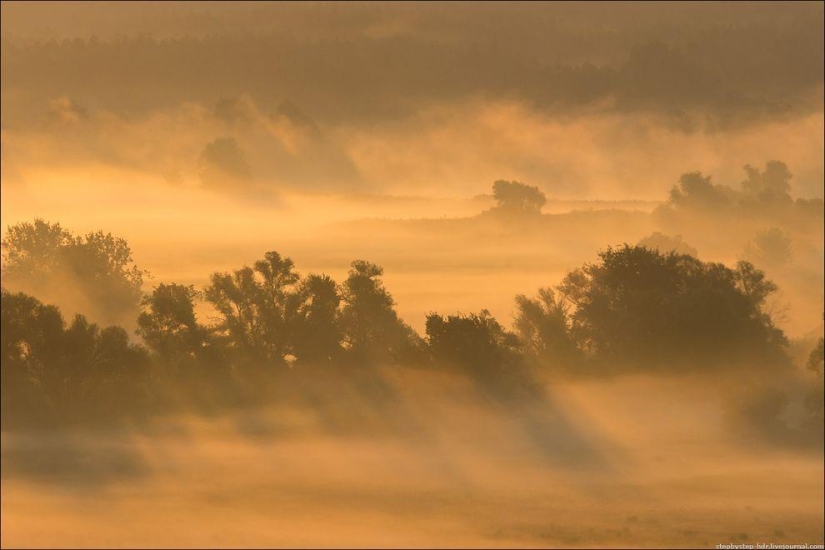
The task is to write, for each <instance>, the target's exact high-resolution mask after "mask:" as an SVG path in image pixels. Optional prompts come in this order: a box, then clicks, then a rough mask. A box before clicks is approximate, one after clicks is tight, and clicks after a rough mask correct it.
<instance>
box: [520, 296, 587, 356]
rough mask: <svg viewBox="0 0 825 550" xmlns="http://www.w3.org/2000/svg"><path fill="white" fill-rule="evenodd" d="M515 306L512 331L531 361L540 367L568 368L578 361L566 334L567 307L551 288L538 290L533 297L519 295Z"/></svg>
mask: <svg viewBox="0 0 825 550" xmlns="http://www.w3.org/2000/svg"><path fill="white" fill-rule="evenodd" d="M516 306H517V307H518V313H517V314H516V319H515V323H514V328H515V330H516V333H517V334H518V335H519V338H520V339H521V342H522V343H523V345H524V349H525V351H526V352H527V353H528V354H529V355H530V356H531V357H532V358H533V359H535V360H537V361H538V362H539V363H540V364H542V365H547V364H559V363H561V364H564V365H568V364H569V363H570V361H571V360H573V359H575V358H577V355H578V353H577V352H578V350H577V349H576V344H575V342H574V341H573V339H572V338H571V336H570V331H569V322H570V321H569V309H570V308H569V305H568V304H565V303H564V302H563V301H562V300H558V299H557V298H556V295H555V294H554V292H553V291H552V290H551V289H549V288H541V289H539V291H538V296H537V297H536V298H528V297H527V296H524V295H523V294H519V295H518V296H516Z"/></svg>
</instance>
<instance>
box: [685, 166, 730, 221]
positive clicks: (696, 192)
mask: <svg viewBox="0 0 825 550" xmlns="http://www.w3.org/2000/svg"><path fill="white" fill-rule="evenodd" d="M670 202H671V203H672V204H673V205H674V206H676V207H678V208H691V209H696V210H706V211H718V210H721V209H724V208H727V207H729V206H730V204H731V197H730V192H729V190H728V189H726V188H725V187H724V186H722V185H714V184H713V183H711V181H710V176H703V175H702V173H701V172H690V173H688V174H683V175H682V177H680V178H679V185H678V186H676V187H674V188H673V189H671V191H670Z"/></svg>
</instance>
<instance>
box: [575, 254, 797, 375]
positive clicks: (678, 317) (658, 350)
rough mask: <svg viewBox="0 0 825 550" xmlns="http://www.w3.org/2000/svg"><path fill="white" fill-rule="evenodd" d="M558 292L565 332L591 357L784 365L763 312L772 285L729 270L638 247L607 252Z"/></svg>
mask: <svg viewBox="0 0 825 550" xmlns="http://www.w3.org/2000/svg"><path fill="white" fill-rule="evenodd" d="M559 290H560V292H561V293H562V295H563V297H564V298H565V299H566V300H568V301H569V303H570V304H572V306H573V312H572V314H571V332H572V335H573V337H574V338H575V339H576V341H577V342H578V344H579V346H580V347H581V349H582V350H584V351H585V352H586V353H588V354H589V355H590V356H591V357H593V358H596V359H599V360H601V361H606V362H617V363H621V364H636V365H652V366H659V367H661V368H667V367H669V366H673V365H675V364H677V363H678V364H691V363H695V364H696V365H700V364H703V365H705V364H708V363H709V362H708V361H707V359H712V360H714V361H713V362H718V361H720V360H721V361H743V360H746V359H748V360H753V361H755V362H765V363H771V362H774V363H775V362H777V361H779V362H783V361H784V359H785V354H784V347H785V346H786V345H787V340H786V338H785V336H784V334H783V333H782V331H781V330H780V329H778V328H777V327H776V326H774V324H773V322H772V320H771V318H770V316H769V315H768V314H766V313H765V312H764V310H763V306H764V304H765V300H766V298H767V297H768V296H769V295H770V294H771V293H773V292H774V291H776V285H774V284H773V283H772V282H770V281H769V280H767V279H766V278H765V275H764V273H763V272H762V271H759V270H758V269H756V268H755V267H754V266H753V265H752V264H750V263H748V262H739V263H738V264H737V266H736V268H735V269H730V268H728V267H725V266H724V265H722V264H718V263H711V262H702V261H700V260H698V259H696V258H694V257H692V256H688V255H685V254H676V253H675V252H667V253H662V252H659V251H657V250H650V249H648V248H645V247H641V246H630V245H624V246H622V247H619V248H608V249H607V250H606V251H604V252H601V253H600V254H599V260H598V261H597V262H596V263H592V264H586V265H585V266H584V267H582V268H580V269H577V270H574V271H572V272H571V273H569V274H568V275H567V276H566V277H565V279H564V281H563V282H562V284H561V285H560V286H559Z"/></svg>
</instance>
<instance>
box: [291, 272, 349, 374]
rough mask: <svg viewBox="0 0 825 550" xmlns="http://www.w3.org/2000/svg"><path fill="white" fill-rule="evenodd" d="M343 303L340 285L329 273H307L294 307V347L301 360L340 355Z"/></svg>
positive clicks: (329, 359) (321, 359)
mask: <svg viewBox="0 0 825 550" xmlns="http://www.w3.org/2000/svg"><path fill="white" fill-rule="evenodd" d="M340 303H341V297H340V295H339V293H338V286H337V285H336V284H335V281H333V280H332V279H331V278H330V277H328V276H327V275H308V276H307V277H306V278H305V279H304V280H303V281H301V284H300V285H299V287H298V290H297V292H296V294H295V306H294V307H293V308H292V310H293V311H294V318H293V321H292V325H293V328H292V335H293V337H292V340H293V341H292V349H293V353H294V354H295V356H296V357H297V358H298V360H299V361H306V362H319V361H320V362H329V361H331V360H333V359H335V358H337V357H338V356H339V353H340V351H341V341H342V339H343V335H342V333H341V328H340V326H339V324H338V306H339V305H340Z"/></svg>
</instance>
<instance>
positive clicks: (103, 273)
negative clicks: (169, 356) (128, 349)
mask: <svg viewBox="0 0 825 550" xmlns="http://www.w3.org/2000/svg"><path fill="white" fill-rule="evenodd" d="M2 246H3V280H4V285H5V286H6V287H7V288H13V289H17V290H21V291H24V292H28V293H30V294H36V295H38V296H41V297H44V298H46V299H49V300H51V301H56V302H58V303H62V304H63V305H64V306H72V307H73V309H75V310H76V311H84V312H87V313H90V314H92V315H93V316H94V317H95V318H96V320H99V321H100V322H102V323H105V324H113V323H116V324H121V325H127V326H128V325H131V324H132V323H133V322H134V318H135V316H136V314H137V312H138V309H139V304H140V300H141V295H142V294H141V287H142V286H143V279H144V277H145V276H146V274H147V272H146V271H144V270H142V269H139V268H138V267H137V266H136V265H135V264H134V262H133V261H132V253H131V249H130V248H129V245H128V244H127V242H126V240H125V239H122V238H120V237H115V236H113V235H112V234H111V233H104V232H103V231H96V232H92V233H88V234H86V235H84V236H82V237H81V236H75V235H73V234H72V233H71V232H69V231H67V230H65V229H63V228H62V227H61V226H60V224H59V223H48V222H45V221H43V220H42V219H39V218H38V219H35V220H34V223H27V222H24V223H19V224H17V225H14V226H11V227H9V229H8V233H7V235H6V238H5V239H4V240H3V243H2ZM69 296H72V297H73V298H74V297H75V296H76V299H77V300H78V301H79V303H78V302H75V303H72V304H66V303H65V300H66V299H68V298H67V297H69Z"/></svg>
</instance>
